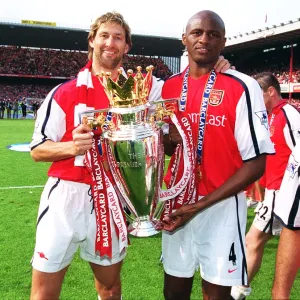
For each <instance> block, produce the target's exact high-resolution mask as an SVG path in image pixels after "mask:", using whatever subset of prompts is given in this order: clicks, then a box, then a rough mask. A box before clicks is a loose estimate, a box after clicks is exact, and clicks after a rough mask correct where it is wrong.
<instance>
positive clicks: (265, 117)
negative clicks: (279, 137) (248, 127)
mask: <svg viewBox="0 0 300 300" xmlns="http://www.w3.org/2000/svg"><path fill="white" fill-rule="evenodd" d="M255 114H256V116H257V117H258V118H259V119H260V123H261V125H263V126H265V128H266V129H268V127H269V125H268V113H267V111H266V110H262V111H256V112H255Z"/></svg>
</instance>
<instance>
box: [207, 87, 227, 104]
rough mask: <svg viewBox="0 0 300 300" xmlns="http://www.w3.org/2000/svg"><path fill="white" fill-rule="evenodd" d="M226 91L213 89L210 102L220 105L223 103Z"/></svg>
mask: <svg viewBox="0 0 300 300" xmlns="http://www.w3.org/2000/svg"><path fill="white" fill-rule="evenodd" d="M224 93H225V91H222V90H211V92H210V96H209V100H208V103H209V104H210V105H212V106H218V105H220V104H221V103H222V100H223V97H224Z"/></svg>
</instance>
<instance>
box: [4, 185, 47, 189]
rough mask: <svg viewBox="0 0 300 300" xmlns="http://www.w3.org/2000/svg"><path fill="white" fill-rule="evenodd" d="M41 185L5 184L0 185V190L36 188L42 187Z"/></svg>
mask: <svg viewBox="0 0 300 300" xmlns="http://www.w3.org/2000/svg"><path fill="white" fill-rule="evenodd" d="M43 187H44V186H43V185H30V186H28V185H25V186H5V187H0V190H11V189H36V188H43Z"/></svg>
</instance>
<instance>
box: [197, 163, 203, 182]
mask: <svg viewBox="0 0 300 300" xmlns="http://www.w3.org/2000/svg"><path fill="white" fill-rule="evenodd" d="M197 177H198V179H199V180H201V179H202V172H201V168H200V166H199V167H198V168H197Z"/></svg>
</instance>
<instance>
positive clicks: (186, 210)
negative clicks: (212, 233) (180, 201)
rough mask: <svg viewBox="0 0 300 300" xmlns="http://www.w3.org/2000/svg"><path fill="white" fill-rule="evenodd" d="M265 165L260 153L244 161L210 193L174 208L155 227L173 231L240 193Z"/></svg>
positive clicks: (254, 179)
mask: <svg viewBox="0 0 300 300" xmlns="http://www.w3.org/2000/svg"><path fill="white" fill-rule="evenodd" d="M265 165H266V155H265V154H262V155H260V156H259V157H257V158H255V159H253V160H250V161H247V162H244V163H243V165H242V167H241V168H240V169H239V170H238V171H237V172H236V173H235V174H234V175H233V176H231V177H230V178H229V179H228V180H227V181H225V183H224V184H223V185H221V186H220V187H219V188H217V189H215V190H214V191H213V192H212V193H210V194H208V195H206V196H204V197H203V198H202V199H201V201H198V202H196V203H194V204H189V205H184V206H183V207H181V208H180V209H178V210H176V211H175V212H174V213H172V214H170V215H169V216H167V217H166V218H165V219H164V223H163V224H159V225H161V227H157V229H163V230H167V231H173V230H175V229H176V228H178V227H180V226H182V225H184V224H185V223H186V222H187V221H189V220H190V219H191V218H192V217H193V216H195V215H196V214H197V213H199V212H201V211H202V210H204V209H206V208H208V207H210V206H212V205H214V204H216V203H218V202H220V201H224V199H227V198H229V197H231V196H233V195H236V194H238V193H240V192H241V191H242V190H244V189H246V188H247V186H249V185H250V184H252V183H253V182H254V181H256V180H258V179H259V178H260V177H261V176H262V175H263V173H264V170H265ZM159 225H158V226H159Z"/></svg>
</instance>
